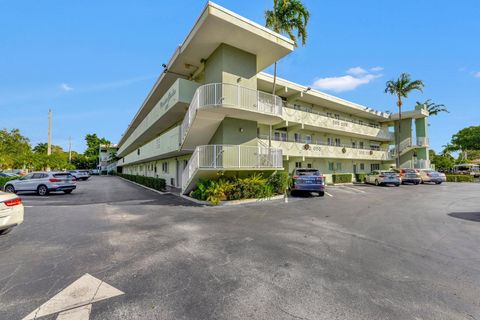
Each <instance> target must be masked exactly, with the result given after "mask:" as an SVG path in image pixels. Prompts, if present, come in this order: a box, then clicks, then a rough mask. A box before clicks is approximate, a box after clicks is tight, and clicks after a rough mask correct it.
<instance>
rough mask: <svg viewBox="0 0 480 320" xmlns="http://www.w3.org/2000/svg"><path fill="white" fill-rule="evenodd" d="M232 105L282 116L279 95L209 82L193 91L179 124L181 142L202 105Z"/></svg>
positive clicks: (281, 103) (281, 104)
mask: <svg viewBox="0 0 480 320" xmlns="http://www.w3.org/2000/svg"><path fill="white" fill-rule="evenodd" d="M219 106H222V107H233V108H238V109H243V110H250V111H253V112H260V113H265V114H271V115H275V116H279V117H281V116H282V110H283V102H282V99H281V98H280V97H279V96H276V95H273V94H270V93H266V92H262V91H258V90H254V89H249V88H244V87H241V86H239V85H235V84H229V83H210V84H206V85H203V86H201V87H199V88H197V90H196V91H195V95H194V96H193V99H192V102H191V103H190V106H189V107H188V111H187V113H186V115H185V118H184V119H183V122H182V126H181V141H182V143H183V141H184V139H185V136H186V135H187V132H188V129H189V128H190V126H191V124H192V122H193V120H194V118H195V115H196V112H197V110H198V109H200V108H204V107H219Z"/></svg>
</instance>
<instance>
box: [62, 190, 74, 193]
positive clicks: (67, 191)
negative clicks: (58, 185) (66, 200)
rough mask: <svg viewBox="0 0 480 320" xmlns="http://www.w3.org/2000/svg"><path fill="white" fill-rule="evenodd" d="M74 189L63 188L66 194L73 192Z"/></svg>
mask: <svg viewBox="0 0 480 320" xmlns="http://www.w3.org/2000/svg"><path fill="white" fill-rule="evenodd" d="M72 191H73V190H63V192H65V193H66V194H69V193H72Z"/></svg>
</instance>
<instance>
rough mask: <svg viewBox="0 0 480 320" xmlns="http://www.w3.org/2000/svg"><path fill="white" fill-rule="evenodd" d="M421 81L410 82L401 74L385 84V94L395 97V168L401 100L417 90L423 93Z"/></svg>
mask: <svg viewBox="0 0 480 320" xmlns="http://www.w3.org/2000/svg"><path fill="white" fill-rule="evenodd" d="M424 86H425V85H424V84H423V81H422V80H411V78H410V74H408V73H402V74H401V75H400V77H398V79H397V80H389V81H387V83H386V84H385V93H390V94H391V95H394V96H396V97H397V107H398V120H399V121H398V133H396V139H395V140H396V145H397V147H396V149H397V168H399V167H400V150H399V149H400V148H399V147H400V141H399V139H400V133H401V130H402V105H403V101H402V99H403V98H407V97H408V95H409V93H410V92H412V91H414V90H418V91H420V92H423V87H424Z"/></svg>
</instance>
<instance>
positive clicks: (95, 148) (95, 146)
mask: <svg viewBox="0 0 480 320" xmlns="http://www.w3.org/2000/svg"><path fill="white" fill-rule="evenodd" d="M85 142H86V143H87V149H86V150H85V153H84V154H85V156H87V157H94V158H97V157H98V154H99V147H100V145H101V144H111V142H110V141H108V140H107V139H105V138H99V137H98V136H97V134H96V133H93V134H87V135H86V136H85Z"/></svg>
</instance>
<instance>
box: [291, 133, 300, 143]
mask: <svg viewBox="0 0 480 320" xmlns="http://www.w3.org/2000/svg"><path fill="white" fill-rule="evenodd" d="M293 139H294V140H295V142H300V140H301V139H302V135H301V134H300V133H294V134H293Z"/></svg>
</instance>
